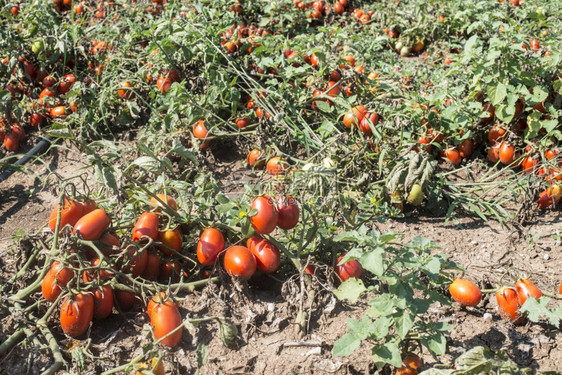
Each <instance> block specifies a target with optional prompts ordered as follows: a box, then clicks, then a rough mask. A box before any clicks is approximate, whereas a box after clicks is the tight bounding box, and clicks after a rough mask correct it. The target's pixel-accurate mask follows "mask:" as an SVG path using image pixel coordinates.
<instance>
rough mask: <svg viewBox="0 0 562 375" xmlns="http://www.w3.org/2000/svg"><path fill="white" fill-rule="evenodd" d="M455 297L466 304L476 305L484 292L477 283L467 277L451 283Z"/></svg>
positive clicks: (452, 293)
mask: <svg viewBox="0 0 562 375" xmlns="http://www.w3.org/2000/svg"><path fill="white" fill-rule="evenodd" d="M449 292H450V293H451V296H452V297H453V299H454V300H455V301H457V302H459V303H461V304H463V305H465V306H476V305H478V304H479V303H480V301H481V300H482V292H481V291H480V288H478V286H477V285H476V284H474V283H473V282H472V281H470V280H466V279H455V280H453V282H452V283H451V285H449Z"/></svg>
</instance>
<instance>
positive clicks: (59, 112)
mask: <svg viewBox="0 0 562 375" xmlns="http://www.w3.org/2000/svg"><path fill="white" fill-rule="evenodd" d="M49 114H50V115H51V117H52V118H55V117H62V116H66V108H65V107H64V106H63V105H59V106H57V107H53V109H51V111H50V112H49Z"/></svg>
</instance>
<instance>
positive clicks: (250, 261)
mask: <svg viewBox="0 0 562 375" xmlns="http://www.w3.org/2000/svg"><path fill="white" fill-rule="evenodd" d="M256 266H257V264H256V258H255V257H254V255H253V254H252V253H251V252H250V250H248V248H247V247H244V246H232V247H230V248H228V249H227V250H226V252H225V254H224V269H225V270H226V272H228V273H229V274H230V275H232V276H238V277H240V278H242V279H249V278H250V277H252V275H253V274H254V272H256Z"/></svg>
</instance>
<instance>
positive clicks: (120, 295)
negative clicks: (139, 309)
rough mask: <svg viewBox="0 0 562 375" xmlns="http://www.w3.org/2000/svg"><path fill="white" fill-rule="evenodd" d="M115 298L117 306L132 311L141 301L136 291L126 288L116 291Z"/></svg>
mask: <svg viewBox="0 0 562 375" xmlns="http://www.w3.org/2000/svg"><path fill="white" fill-rule="evenodd" d="M114 294H115V300H116V302H117V306H118V307H119V308H120V309H121V310H123V311H130V310H132V309H133V307H135V305H136V304H137V303H138V302H139V299H138V297H137V295H136V294H135V293H131V292H127V291H124V290H116V291H115V293H114Z"/></svg>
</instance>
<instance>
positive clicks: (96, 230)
mask: <svg viewBox="0 0 562 375" xmlns="http://www.w3.org/2000/svg"><path fill="white" fill-rule="evenodd" d="M110 223H111V220H110V219H109V216H107V213H106V212H105V210H104V209H103V208H98V209H95V210H93V211H92V212H90V213H89V214H86V215H84V216H82V217H81V218H80V219H79V220H78V221H77V222H76V224H75V225H74V230H73V233H74V234H76V233H78V232H79V233H80V235H81V236H82V238H83V239H84V240H86V241H94V240H97V239H98V238H100V236H101V235H102V233H103V231H105V230H106V229H107V228H108V227H109V224H110Z"/></svg>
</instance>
